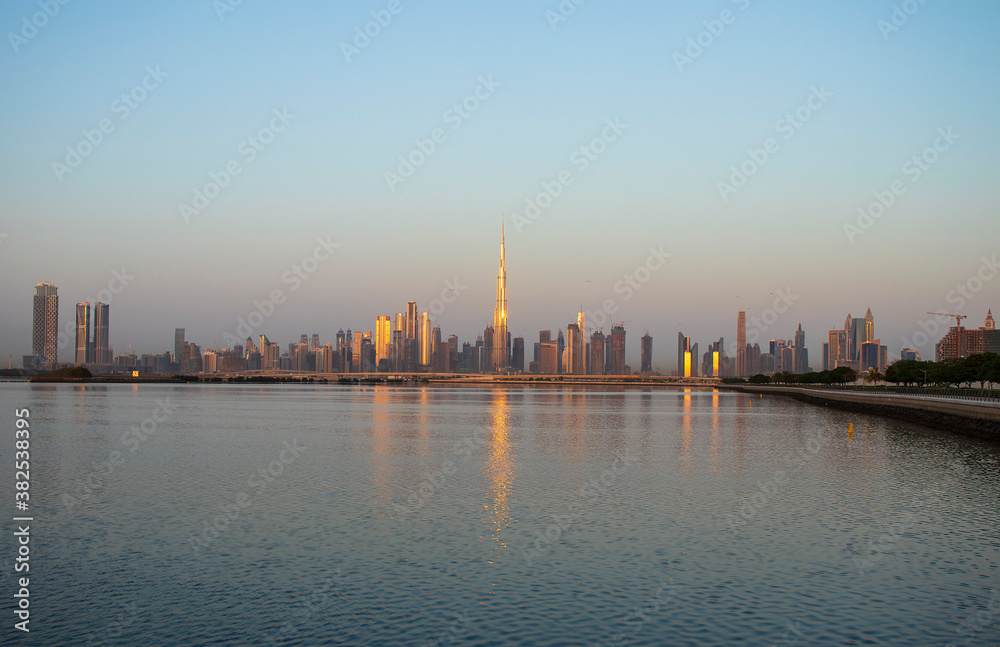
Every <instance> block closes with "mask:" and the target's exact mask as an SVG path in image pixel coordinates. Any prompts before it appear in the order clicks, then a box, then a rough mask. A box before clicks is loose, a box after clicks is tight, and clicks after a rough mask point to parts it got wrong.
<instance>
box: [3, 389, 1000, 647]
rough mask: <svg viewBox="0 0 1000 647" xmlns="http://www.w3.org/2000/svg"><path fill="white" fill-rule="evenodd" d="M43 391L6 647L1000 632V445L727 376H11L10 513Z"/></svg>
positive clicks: (645, 641)
mask: <svg viewBox="0 0 1000 647" xmlns="http://www.w3.org/2000/svg"><path fill="white" fill-rule="evenodd" d="M21 407H26V408H28V409H29V410H30V412H31V416H30V421H31V434H32V435H31V449H30V451H31V460H32V467H31V490H30V495H31V498H30V510H29V513H30V514H31V515H32V516H33V517H34V521H33V522H31V533H32V540H31V542H32V543H31V554H30V566H31V570H30V577H31V586H30V595H31V598H30V600H31V606H30V612H31V616H30V628H31V633H30V634H27V635H24V634H21V632H19V631H15V630H14V629H13V628H12V625H13V623H14V622H15V621H16V618H14V617H13V614H12V609H13V603H12V602H11V600H12V599H13V598H12V597H11V596H12V595H13V593H14V591H15V590H16V588H17V587H16V583H15V579H14V575H15V574H14V572H13V563H14V561H13V560H14V557H15V555H16V553H15V545H14V544H13V540H14V538H13V535H12V532H13V530H14V528H13V522H11V521H9V520H8V521H7V522H6V523H5V524H4V526H5V532H4V534H5V537H6V539H5V541H4V542H3V547H2V548H3V552H2V554H0V560H3V562H4V573H5V577H4V578H3V580H2V583H3V586H4V593H3V596H4V599H6V600H8V602H7V603H5V611H4V619H5V625H4V626H3V627H0V642H4V641H6V642H5V644H30V645H47V646H49V645H86V644H88V643H89V644H92V645H99V644H107V645H268V644H279V645H410V644H412V645H434V644H439V645H445V644H466V645H598V644H602V645H603V644H629V645H741V644H743V645H771V644H784V645H793V644H798V645H806V644H808V645H844V644H859V645H945V644H955V645H961V644H966V645H990V644H995V643H1000V572H998V564H1000V537H998V535H1000V530H998V526H1000V524H998V517H1000V471H998V466H1000V446H998V445H997V444H996V443H987V442H984V441H979V440H976V439H971V438H965V437H961V436H956V435H952V434H949V433H945V432H939V431H933V430H929V429H924V428H921V427H917V426H914V425H910V424H907V423H902V422H897V421H891V420H883V419H879V418H873V417H868V416H862V415H858V414H849V413H845V412H839V411H833V410H829V409H826V408H821V407H815V406H811V405H806V404H802V403H799V402H796V401H793V400H790V399H785V398H779V397H764V398H762V399H758V398H754V399H752V400H751V399H750V397H749V396H747V395H743V394H732V393H718V392H713V391H711V390H703V391H698V390H695V391H677V390H673V391H671V390H648V391H640V390H611V391H607V392H603V391H596V390H593V389H590V388H580V389H572V388H558V387H551V388H545V387H541V388H533V389H520V388H503V389H499V388H498V389H490V388H438V387H430V388H402V387H400V388H367V389H357V388H340V387H335V386H319V385H315V386H261V387H257V386H230V385H217V386H199V385H177V386H175V385H142V386H131V385H87V386H74V385H28V384H3V385H0V421H2V424H3V428H4V429H5V430H6V431H5V432H4V433H3V435H2V437H0V456H2V458H3V460H2V461H0V473H2V476H0V483H3V484H5V485H4V487H5V488H6V490H7V492H8V494H7V498H9V499H10V501H9V503H8V504H7V506H8V507H7V509H8V510H10V511H11V515H13V514H15V512H14V489H13V486H12V483H13V479H14V474H13V469H12V468H13V461H12V460H10V459H11V454H12V453H13V451H14V448H13V442H14V438H13V427H14V421H15V408H21ZM154 418H155V419H158V420H159V421H158V422H156V421H154ZM144 421H145V422H144ZM849 423H853V436H852V437H849V436H848V433H847V430H848V424H849ZM143 425H145V431H143V429H142V426H143ZM133 426H134V427H135V428H136V429H138V430H139V432H140V433H141V434H142V435H141V436H139V435H135V434H134V432H133V431H132V427H133ZM123 434H124V435H125V436H124V437H123ZM115 452H118V453H119V454H115ZM102 462H103V463H104V464H103V465H102V464H101V463H102ZM88 479H89V483H90V485H89V487H88V486H87V485H86V483H87V482H88ZM70 497H72V498H70ZM212 524H214V527H212Z"/></svg>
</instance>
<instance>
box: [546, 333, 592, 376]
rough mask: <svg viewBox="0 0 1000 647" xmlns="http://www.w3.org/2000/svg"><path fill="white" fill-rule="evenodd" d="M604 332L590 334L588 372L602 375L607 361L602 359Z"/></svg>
mask: <svg viewBox="0 0 1000 647" xmlns="http://www.w3.org/2000/svg"><path fill="white" fill-rule="evenodd" d="M546 332H547V331H546ZM604 346H605V340H604V333H603V332H601V331H600V330H597V331H595V332H594V334H593V335H591V336H590V372H591V374H592V375H604V368H605V366H606V365H607V361H606V360H605V359H604Z"/></svg>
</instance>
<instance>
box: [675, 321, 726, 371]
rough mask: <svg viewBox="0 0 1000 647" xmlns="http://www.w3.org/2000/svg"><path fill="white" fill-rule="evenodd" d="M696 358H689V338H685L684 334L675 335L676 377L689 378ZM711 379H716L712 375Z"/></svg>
mask: <svg viewBox="0 0 1000 647" xmlns="http://www.w3.org/2000/svg"><path fill="white" fill-rule="evenodd" d="M696 361H698V358H697V357H694V358H692V357H691V338H690V337H685V336H684V333H682V332H679V333H677V375H678V376H679V377H691V376H692V375H693V373H692V369H693V364H694V362H696ZM711 377H718V376H716V375H714V374H713V375H712V376H711Z"/></svg>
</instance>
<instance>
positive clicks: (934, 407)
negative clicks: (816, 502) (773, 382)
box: [725, 384, 1000, 442]
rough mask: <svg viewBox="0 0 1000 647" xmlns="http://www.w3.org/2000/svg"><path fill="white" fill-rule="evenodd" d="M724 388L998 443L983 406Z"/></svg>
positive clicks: (993, 410) (998, 424)
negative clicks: (779, 396)
mask: <svg viewBox="0 0 1000 647" xmlns="http://www.w3.org/2000/svg"><path fill="white" fill-rule="evenodd" d="M725 388H726V389H729V390H732V391H738V392H741V393H761V394H767V395H782V396H785V397H789V398H793V399H795V400H799V401H800V402H806V403H809V404H813V405H815V406H825V407H834V408H836V409H841V410H844V411H854V412H857V413H864V414H869V415H877V416H882V417H885V418H893V419H895V420H903V421H905V422H912V423H914V424H918V425H923V426H925V427H931V428H933V429H940V430H942V431H949V432H951V433H953V434H958V435H961V436H970V437H973V438H979V439H982V440H991V441H994V442H1000V406H990V405H988V404H985V403H977V402H974V401H967V400H957V399H956V400H948V399H946V398H927V397H924V398H922V397H915V396H911V397H905V396H904V397H898V396H897V397H892V396H890V395H883V394H868V393H863V392H844V393H837V392H831V391H827V390H823V389H822V388H809V387H789V386H774V387H768V386H753V385H745V384H736V385H726V387H725Z"/></svg>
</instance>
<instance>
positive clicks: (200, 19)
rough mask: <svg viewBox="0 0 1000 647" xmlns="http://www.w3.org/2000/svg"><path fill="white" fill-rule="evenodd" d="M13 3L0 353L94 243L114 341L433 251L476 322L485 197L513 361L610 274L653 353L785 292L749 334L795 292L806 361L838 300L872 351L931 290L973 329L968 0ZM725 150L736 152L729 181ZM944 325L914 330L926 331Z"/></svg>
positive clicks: (769, 333) (369, 318) (987, 290)
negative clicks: (643, 278) (117, 280)
mask: <svg viewBox="0 0 1000 647" xmlns="http://www.w3.org/2000/svg"><path fill="white" fill-rule="evenodd" d="M43 4H44V3H43ZM56 4H58V3H56ZM903 5H905V6H906V7H908V8H911V5H912V7H915V11H913V12H912V13H911V14H907V13H905V12H904V13H901V14H898V15H896V16H895V19H896V20H897V22H900V21H902V19H901V18H900V17H899V16H902V17H903V18H905V21H902V24H899V25H893V23H892V21H893V20H894V12H895V11H897V10H898V11H902V9H899V7H901V6H903ZM218 6H225V7H229V8H231V9H232V11H227V12H224V13H221V14H220V13H218V12H217V7H218ZM560 6H565V7H568V6H574V7H575V9H574V10H573V12H572V14H570V15H567V16H563V15H561V14H560V13H559V12H560ZM40 7H41V5H40V4H39V3H38V2H19V3H12V4H8V5H5V6H3V7H2V8H0V26H2V27H4V30H3V31H4V33H5V34H7V39H6V40H7V44H6V46H5V47H6V49H5V50H4V51H3V53H0V59H2V62H0V82H2V83H3V86H4V87H5V88H6V89H7V96H8V97H9V99H8V101H6V102H5V103H4V105H3V106H2V107H0V114H2V115H3V119H4V123H5V124H7V126H8V128H6V129H5V132H4V135H3V150H4V155H3V156H2V158H0V194H2V195H3V200H4V203H3V204H4V207H5V208H4V209H3V216H2V217H0V271H2V272H3V275H4V281H3V284H2V286H0V291H2V292H0V297H2V299H3V302H4V303H5V307H4V308H3V311H2V312H0V330H2V334H0V353H2V354H4V355H12V356H13V363H14V365H15V366H20V364H21V356H22V355H26V354H30V352H31V311H32V305H31V304H32V296H33V294H34V286H35V285H36V284H37V283H40V282H45V281H48V282H51V283H53V284H55V285H56V286H57V287H58V289H59V297H60V313H59V318H60V329H61V330H63V329H65V328H66V326H67V324H69V323H71V322H73V317H74V309H73V306H74V304H75V303H77V302H79V301H83V300H86V299H88V298H89V299H96V298H98V297H97V295H98V293H99V291H100V290H102V289H106V288H108V286H109V281H111V280H112V278H113V274H112V272H119V273H122V272H124V273H125V274H127V275H128V276H129V277H132V278H129V279H128V285H127V286H126V287H125V288H124V289H123V290H121V291H120V292H119V293H115V294H113V298H112V299H111V300H110V304H111V309H110V332H111V344H112V345H113V347H114V351H115V353H116V354H122V353H125V352H127V351H128V348H129V345H131V346H132V347H133V348H134V350H135V351H136V352H137V353H140V354H141V353H160V352H163V351H164V350H172V348H173V331H174V329H175V328H185V329H186V331H187V339H188V340H189V341H193V342H195V343H198V344H200V345H201V346H202V348H203V349H204V348H206V347H219V346H222V345H224V344H223V339H224V335H225V334H226V333H230V334H234V333H235V332H236V328H237V318H238V317H243V318H246V317H247V316H248V315H249V314H250V313H251V312H253V311H254V310H255V308H256V306H255V305H254V302H255V301H258V302H259V301H262V300H264V299H266V298H268V296H269V295H270V294H271V292H272V291H273V290H275V289H280V290H282V291H283V295H284V297H285V298H286V301H285V303H283V304H281V305H280V306H278V307H277V308H276V310H275V313H274V315H273V316H271V317H269V318H268V319H267V321H266V322H265V324H264V325H263V326H260V327H256V328H255V329H254V331H253V335H254V336H256V335H259V334H261V333H264V334H267V336H268V337H269V338H270V339H271V340H272V341H275V342H278V343H280V344H281V345H282V347H285V346H286V345H287V343H288V342H290V341H293V340H297V339H298V338H299V335H300V334H301V333H308V334H310V335H311V334H313V333H318V334H319V335H320V337H321V340H322V341H323V342H324V343H325V342H326V341H329V340H331V339H332V338H333V337H334V335H335V334H336V331H337V330H338V329H341V328H343V329H347V328H351V329H353V330H373V329H374V327H375V317H376V316H377V315H381V314H394V313H396V312H400V311H405V305H406V302H407V301H416V302H417V304H418V306H419V308H420V309H421V310H426V309H428V307H429V306H430V305H431V303H432V302H433V300H434V299H436V298H439V297H440V296H441V294H442V290H450V288H449V287H446V282H451V283H452V284H454V283H455V282H457V283H459V284H461V286H463V287H462V288H461V289H459V290H458V292H460V295H459V296H458V298H457V300H456V301H455V302H454V303H452V304H448V305H447V306H446V308H445V309H444V311H443V312H442V313H441V314H440V315H439V316H436V317H433V319H434V325H436V326H440V327H441V330H442V335H443V336H445V337H446V336H447V335H449V334H456V335H458V337H459V339H460V340H461V341H474V340H475V338H476V336H477V335H479V334H481V333H482V330H483V328H484V327H485V326H486V325H487V324H489V323H491V322H492V316H493V307H494V302H495V290H496V273H497V265H498V252H499V242H500V240H499V239H500V222H501V217H502V216H503V217H504V219H505V220H504V221H505V223H506V224H505V227H506V254H507V256H506V258H507V292H508V305H509V313H510V314H509V329H510V332H511V334H512V336H514V337H516V336H523V337H524V338H525V354H526V357H527V359H526V363H527V361H528V360H530V358H531V354H532V345H533V343H534V342H535V341H537V340H538V331H539V330H542V329H551V330H552V331H553V333H555V331H557V330H558V329H560V328H562V329H565V327H566V324H567V323H569V322H575V320H576V312H577V311H578V310H579V308H580V305H581V304H582V305H583V308H584V310H585V311H586V312H588V313H593V312H595V311H597V310H599V309H600V308H601V307H602V304H603V303H604V302H605V301H606V300H609V299H610V300H613V301H614V305H615V306H616V307H617V308H618V309H617V311H616V312H615V313H614V314H612V315H610V316H609V317H608V321H609V322H608V323H605V324H604V325H603V328H604V331H605V332H606V333H607V332H608V331H609V329H610V322H612V321H613V322H618V321H626V322H628V323H627V324H626V330H627V340H628V346H627V358H626V359H627V362H628V363H629V364H630V365H631V366H632V367H633V369H637V368H638V364H639V338H640V337H641V336H642V334H643V333H644V331H646V330H648V331H649V334H651V335H652V336H653V338H654V357H653V366H654V369H655V370H658V371H660V372H662V373H667V374H669V373H670V372H671V371H672V370H674V368H675V363H676V349H677V347H676V340H677V333H678V332H683V333H684V334H685V335H688V336H691V337H692V338H693V339H694V341H696V342H697V343H698V344H699V348H700V349H701V350H702V351H704V350H705V349H706V347H707V345H708V343H710V342H711V341H714V340H717V339H718V338H719V337H724V338H725V339H726V342H727V344H729V343H732V342H734V341H735V338H736V313H737V311H738V310H740V309H745V310H747V311H748V318H749V317H753V316H760V315H761V314H762V313H764V312H765V311H766V310H767V309H768V308H769V307H771V306H772V304H773V302H774V301H775V299H776V298H777V297H778V295H779V291H790V292H791V293H792V294H793V295H795V297H796V298H795V299H794V301H793V303H792V304H791V306H790V307H789V308H788V310H787V311H786V312H783V313H781V314H779V315H778V317H777V320H776V321H775V322H774V323H773V324H770V325H768V326H767V327H766V329H765V330H763V331H761V332H760V343H761V345H762V346H764V345H765V342H766V340H769V339H771V338H779V339H790V338H792V337H793V336H794V331H795V329H796V328H797V326H798V325H799V323H800V322H801V323H802V326H803V328H804V329H805V331H806V342H807V345H808V347H809V352H810V364H811V366H812V367H813V368H814V369H816V370H819V369H821V368H822V344H823V342H824V341H826V336H827V331H828V330H831V329H836V328H840V327H842V326H843V321H844V318H845V317H846V315H847V314H848V313H851V314H852V315H853V316H855V317H861V316H863V315H864V312H865V310H866V309H867V308H869V307H870V308H871V309H872V312H873V314H874V316H875V335H876V337H877V338H880V339H881V340H882V343H883V344H885V345H887V346H888V350H889V358H890V360H891V359H893V358H898V357H899V351H900V349H901V348H902V346H903V343H904V342H903V340H904V338H905V339H907V340H910V341H911V342H912V341H915V339H914V335H915V333H917V332H918V331H920V330H921V327H920V324H921V322H926V321H928V320H931V319H933V317H930V316H929V315H927V314H925V313H926V312H928V311H931V312H949V313H950V312H954V313H958V314H963V315H967V316H968V317H969V318H968V319H966V320H965V322H964V325H966V326H967V327H972V328H978V327H979V326H981V325H982V321H983V319H984V318H985V316H986V312H987V310H988V309H990V308H993V307H995V306H1000V299H998V298H997V297H998V295H1000V290H998V284H1000V281H996V280H993V275H994V274H996V273H997V272H1000V269H994V268H995V267H996V263H995V258H996V241H997V240H1000V237H998V234H1000V226H998V224H997V222H998V221H997V217H996V206H997V204H998V198H1000V183H998V182H997V181H996V179H995V176H996V171H997V170H998V168H1000V164H998V162H997V153H996V151H997V150H1000V145H998V144H1000V132H998V129H997V127H996V124H995V119H996V115H997V114H1000V87H998V84H997V82H996V78H997V76H996V73H997V68H998V63H1000V42H997V39H996V37H995V33H996V26H997V24H998V19H1000V6H997V5H995V4H992V3H986V2H972V1H968V2H957V3H951V4H943V3H926V4H919V3H917V2H915V1H913V2H909V3H901V2H876V3H866V2H861V1H860V0H851V1H849V2H843V3H836V4H833V3H830V4H820V5H810V6H805V5H801V4H798V3H792V2H788V1H785V2H770V3H758V2H755V1H752V0H736V1H732V2H730V1H724V2H716V3H709V4H698V5H697V6H686V5H685V6H680V7H678V6H661V5H659V4H657V3H652V2H636V3H629V4H626V5H612V4H607V3H596V2H585V3H583V4H581V5H579V6H577V5H575V4H572V3H568V2H567V3H563V5H560V4H559V3H558V2H546V3H542V4H536V3H528V2H512V3H506V4H504V5H502V6H496V7H490V6H478V5H477V6H468V5H465V4H460V3H444V4H439V5H436V6H428V5H422V4H419V3H413V4H411V3H409V2H402V1H401V2H399V3H398V4H396V3H395V2H389V1H388V0H385V1H381V2H365V3H361V4H353V5H335V6H329V5H327V4H325V3H319V2H305V3H298V4H296V5H294V6H280V7H276V6H265V5H259V4H253V3H245V2H244V3H241V4H239V5H237V6H235V7H231V6H230V5H228V3H226V2H225V1H223V2H220V3H215V4H213V3H212V2H209V1H208V0H205V1H203V2H197V3H183V4H177V5H163V6H160V7H158V8H157V11H156V12H152V11H149V10H148V9H147V8H146V7H144V6H135V5H132V4H131V3H126V2H121V1H115V2H108V3H104V4H102V5H100V6H91V5H87V4H84V3H72V2H71V3H69V4H66V5H61V4H58V11H57V12H56V13H54V14H53V15H51V16H50V17H46V20H45V22H44V24H43V26H41V27H36V28H35V30H34V32H35V33H34V35H31V36H30V37H29V36H26V34H30V33H32V30H31V29H28V28H26V27H25V22H24V20H27V21H28V22H29V24H30V21H31V19H32V16H33V15H35V14H37V13H38V12H40V11H43V9H42V8H40ZM396 9H398V11H396V12H395V13H393V10H396ZM727 11H728V12H729V13H724V12H727ZM373 12H374V14H373ZM547 12H548V13H547ZM554 16H555V18H554ZM562 18H565V20H562ZM380 20H381V21H382V23H384V24H382V25H380V24H379V21H380ZM373 21H374V23H373ZM880 21H881V22H880ZM38 22H41V21H38ZM368 24H374V25H375V26H376V27H375V28H372V27H368V28H369V33H376V31H377V35H375V36H374V37H369V42H368V43H367V44H366V45H364V46H359V43H364V38H360V37H358V40H357V42H355V38H356V37H357V33H358V32H356V31H355V30H356V29H358V30H364V29H365V28H366V25H368ZM887 25H888V26H890V27H891V28H890V27H887ZM376 28H377V29H376ZM713 32H715V33H714V34H713ZM11 34H13V35H14V36H13V37H12V36H11ZM689 39H692V40H690V41H689ZM698 39H700V40H701V42H702V43H703V45H697V40H698ZM345 43H346V44H347V47H345V46H344V44H345ZM691 43H695V44H694V45H693V46H692V44H691ZM352 48H353V49H352ZM699 48H700V50H701V51H700V52H699V51H698V50H699ZM692 54H696V55H693V56H692ZM678 56H680V57H681V58H679V57H678ZM683 57H687V58H683ZM143 83H145V86H144V87H143ZM137 87H139V88H142V90H141V91H136V90H135V88H137ZM123 93H124V94H125V95H126V96H125V97H124V98H123V97H122V95H123ZM129 95H130V96H129ZM139 97H141V100H140V99H139ZM470 97H471V98H474V100H473V99H471V98H470ZM463 103H464V104H465V107H464V108H463V107H461V106H462V104H463ZM470 106H475V108H474V109H471V108H470ZM797 110H798V111H799V116H798V117H796V116H795V113H796V111H797ZM804 115H808V118H805V119H803V118H802V117H803V116H804ZM102 129H103V130H102ZM262 129H264V130H269V131H270V134H267V133H265V135H264V136H263V137H261V131H262ZM251 137H252V138H255V140H256V143H255V142H254V141H251V140H250V139H249V138H251ZM88 138H89V139H90V141H91V142H94V141H98V140H99V142H98V143H96V144H93V143H92V144H91V147H90V149H91V150H90V152H89V154H86V155H83V154H81V153H80V151H81V147H80V144H81V142H87V140H88ZM769 140H771V141H769ZM935 146H936V148H935ZM67 147H69V148H70V149H71V150H74V151H75V152H76V154H77V155H78V156H79V159H78V160H74V158H73V153H72V152H68V151H67ZM581 147H587V148H588V150H586V151H581ZM421 149H423V150H422V151H421ZM928 149H930V150H932V151H933V153H927V151H928ZM82 150H84V151H85V150H87V146H86V145H84V146H83V147H82ZM431 150H433V152H430V151H431ZM769 151H770V152H769ZM417 153H422V154H423V157H424V158H425V160H424V161H423V162H422V163H420V164H415V165H414V169H413V172H412V174H409V173H408V172H407V171H406V168H405V164H402V166H403V168H402V169H401V168H400V167H401V162H400V157H401V156H403V157H404V158H405V157H410V158H411V159H420V157H421V155H420V154H417ZM920 155H924V156H925V157H924V160H923V162H914V161H913V158H914V156H920ZM765 157H766V160H765V159H764V158H765ZM931 159H933V161H930V160H931ZM74 161H79V164H73V162H74ZM233 164H235V166H232V165H233ZM740 166H744V167H745V168H754V167H756V168H755V170H754V172H753V174H752V175H751V176H750V177H748V178H747V179H746V182H745V184H742V183H741V182H739V178H738V177H737V178H735V180H736V181H734V178H733V177H732V176H733V175H734V168H735V167H740ZM227 167H228V168H229V169H230V171H232V170H233V169H238V174H236V175H231V173H230V171H227ZM387 174H393V175H387ZM405 175H408V177H404V176H405ZM226 176H229V177H228V179H226V180H225V181H223V179H224V178H225V177H226ZM213 177H214V178H216V180H213V179H212V178H213ZM560 178H563V180H567V181H566V182H565V184H564V183H563V180H561V179H560ZM213 181H218V183H219V184H220V185H221V184H225V186H222V187H221V188H220V190H219V194H218V197H215V198H211V199H207V200H205V202H206V203H207V206H206V207H205V208H204V209H200V208H199V207H198V206H197V205H198V204H203V203H202V202H201V199H199V198H198V197H197V192H198V191H199V190H201V191H202V192H204V189H205V187H206V185H208V184H209V183H210V182H213ZM720 182H723V183H726V184H729V185H730V186H729V187H728V188H727V187H724V186H720V184H719V183H720ZM737 185H738V186H737ZM894 187H895V189H894ZM894 190H896V191H897V193H893V191H894ZM209 192H211V190H210V191H209ZM546 192H547V193H548V195H550V196H555V197H552V198H551V206H549V207H547V208H544V209H540V210H539V214H540V215H538V217H537V218H536V219H526V213H525V211H526V206H527V202H526V201H527V200H528V199H531V200H532V201H536V202H537V197H538V196H539V194H543V193H546ZM878 196H882V200H883V202H884V203H890V204H889V206H888V207H882V208H881V210H882V211H884V215H881V217H878V218H873V219H872V220H871V221H870V226H869V227H867V228H864V227H863V224H864V223H859V220H858V219H859V208H865V209H869V207H870V205H871V204H873V203H875V202H876V200H877V197H878ZM543 201H544V199H543ZM195 209H197V210H198V211H199V212H198V213H194V210H195ZM877 210H878V208H876V211H877ZM859 224H860V225H862V226H859ZM845 225H853V226H854V227H857V229H856V230H845ZM317 239H322V240H324V241H328V243H336V244H337V245H339V246H338V247H336V248H335V249H333V251H331V252H330V258H329V259H328V260H324V261H321V262H319V263H317V265H316V270H315V272H313V273H311V274H309V278H308V280H304V281H301V279H300V281H301V283H300V287H299V288H297V289H294V290H293V289H292V288H293V285H294V282H289V281H287V280H284V281H283V276H286V272H288V271H290V270H291V268H293V266H295V265H300V264H302V263H303V261H304V260H305V259H307V258H308V257H309V256H310V255H312V254H313V253H314V250H315V249H316V247H317V245H318V243H317ZM651 247H652V248H653V249H655V250H658V251H659V252H660V254H666V253H669V254H670V258H669V259H668V260H667V261H666V262H665V263H664V264H663V266H662V268H660V269H658V270H655V271H652V272H650V276H649V279H648V281H647V282H645V283H642V285H641V288H640V289H638V290H632V294H631V296H629V297H628V298H626V294H627V291H623V290H622V289H621V287H619V290H617V291H616V285H619V286H621V284H620V283H619V282H621V281H624V277H626V275H632V274H634V273H635V271H636V270H637V269H638V268H640V267H642V266H643V265H644V264H645V263H646V261H647V258H649V257H650V255H651V251H650V248H651ZM987 277H988V278H987ZM970 281H971V283H970ZM977 281H978V283H977ZM960 284H961V285H967V286H968V288H967V289H968V290H969V292H968V293H967V294H966V295H963V294H961V293H960V292H959V291H958V287H957V286H959V285H960ZM977 285H978V289H975V288H976V287H977ZM599 323H600V322H597V321H594V318H593V317H592V316H588V325H595V326H596V325H597V324H599ZM948 325H949V324H948V323H945V324H943V325H941V326H940V327H941V331H940V332H939V333H938V334H936V335H933V336H930V337H929V338H928V342H927V343H926V344H922V345H917V344H915V343H914V344H912V346H914V347H915V348H916V349H917V350H919V351H920V352H921V353H922V355H923V356H924V358H925V359H933V351H934V348H933V345H934V342H935V341H937V340H938V339H940V337H941V333H943V332H944V331H945V330H946V329H947V326H948ZM925 338H927V337H926V336H925ZM919 339H921V337H919V336H918V337H917V340H919ZM72 355H73V353H72V348H71V345H68V346H66V347H64V348H61V349H60V352H59V359H60V361H69V360H71V359H72Z"/></svg>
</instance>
